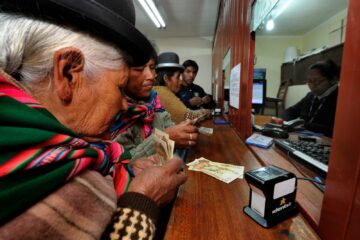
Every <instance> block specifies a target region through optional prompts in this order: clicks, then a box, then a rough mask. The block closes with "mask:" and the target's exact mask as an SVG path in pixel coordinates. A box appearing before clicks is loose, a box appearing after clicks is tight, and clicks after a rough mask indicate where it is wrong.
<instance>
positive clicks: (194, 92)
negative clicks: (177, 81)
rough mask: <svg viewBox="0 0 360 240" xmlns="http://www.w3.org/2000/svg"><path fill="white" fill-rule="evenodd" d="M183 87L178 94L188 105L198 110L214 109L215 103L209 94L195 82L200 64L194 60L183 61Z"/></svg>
mask: <svg viewBox="0 0 360 240" xmlns="http://www.w3.org/2000/svg"><path fill="white" fill-rule="evenodd" d="M183 66H184V72H183V74H182V82H181V88H180V91H179V92H178V94H177V96H178V97H179V98H180V100H181V101H182V102H183V103H184V104H185V106H186V107H188V108H190V109H193V110H196V109H200V108H207V109H212V108H214V107H215V103H214V101H213V99H212V98H211V96H210V95H209V94H206V93H205V91H204V89H203V88H202V87H200V86H199V85H196V84H194V81H195V78H196V75H197V73H198V71H199V66H198V64H197V63H196V62H195V61H194V60H190V59H189V60H186V61H185V62H184V63H183Z"/></svg>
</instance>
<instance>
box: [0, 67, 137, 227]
mask: <svg viewBox="0 0 360 240" xmlns="http://www.w3.org/2000/svg"><path fill="white" fill-rule="evenodd" d="M6 79H7V80H6ZM11 82H12V83H11ZM15 85H17V83H16V80H13V79H12V78H11V77H9V76H7V75H6V74H5V73H4V72H3V71H1V70H0V213H1V214H0V224H1V223H2V222H5V221H7V220H9V219H10V218H12V217H14V216H16V215H18V214H20V213H21V212H23V211H24V210H26V209H27V208H28V207H30V206H32V205H34V204H35V203H36V202H38V201H39V200H41V199H43V198H44V197H46V196H47V195H49V194H50V193H51V192H53V191H55V190H56V189H57V188H59V187H61V186H62V185H63V184H64V183H65V182H66V181H68V180H70V179H72V178H73V177H74V176H76V175H78V174H79V173H80V172H82V171H83V170H85V169H93V170H96V171H99V172H100V173H101V174H103V175H106V174H108V173H109V172H110V171H112V172H113V177H114V185H115V188H116V192H117V195H118V196H120V195H121V194H122V193H123V192H125V191H126V189H127V187H128V185H129V183H130V180H131V179H130V176H129V174H128V173H127V171H126V169H125V167H124V164H123V163H127V162H128V161H127V160H125V161H120V156H121V154H122V153H123V152H124V149H123V147H122V146H121V145H120V144H118V143H116V142H111V141H104V142H99V143H88V142H86V141H84V140H83V139H81V138H79V137H78V136H77V135H76V134H75V133H73V132H72V131H71V130H70V129H68V128H66V127H65V126H63V125H62V124H61V123H60V122H58V121H57V119H56V118H55V117H54V116H53V115H52V114H51V113H50V112H48V111H47V110H46V109H45V108H44V107H43V106H41V104H40V103H38V102H37V101H36V100H35V99H33V98H32V97H30V96H29V95H27V94H26V93H25V91H23V90H21V89H19V87H16V86H15Z"/></svg>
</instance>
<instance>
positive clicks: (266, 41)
mask: <svg viewBox="0 0 360 240" xmlns="http://www.w3.org/2000/svg"><path fill="white" fill-rule="evenodd" d="M290 46H294V47H296V48H297V49H298V51H299V50H300V49H301V38H300V37H292V36H274V37H273V36H258V37H256V41H255V55H256V64H255V66H254V68H266V96H267V97H276V95H277V92H278V90H279V85H280V78H281V71H280V68H281V64H282V63H283V62H284V58H285V50H286V48H287V47H290Z"/></svg>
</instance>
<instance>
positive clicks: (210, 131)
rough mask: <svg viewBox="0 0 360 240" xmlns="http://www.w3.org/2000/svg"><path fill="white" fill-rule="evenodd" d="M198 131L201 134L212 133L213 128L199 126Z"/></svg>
mask: <svg viewBox="0 0 360 240" xmlns="http://www.w3.org/2000/svg"><path fill="white" fill-rule="evenodd" d="M198 131H199V133H201V134H205V135H211V134H213V132H214V129H213V128H208V127H199V128H198Z"/></svg>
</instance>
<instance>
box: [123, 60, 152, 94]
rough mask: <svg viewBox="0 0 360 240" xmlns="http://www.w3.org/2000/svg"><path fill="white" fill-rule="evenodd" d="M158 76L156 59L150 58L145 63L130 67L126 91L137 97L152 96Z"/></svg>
mask: <svg viewBox="0 0 360 240" xmlns="http://www.w3.org/2000/svg"><path fill="white" fill-rule="evenodd" d="M155 78H156V72H155V60H154V59H150V60H149V61H148V62H147V63H146V64H145V65H143V66H140V67H132V68H130V79H129V82H128V84H127V85H126V88H125V92H126V94H127V95H129V96H130V97H132V98H135V99H146V98H148V97H149V96H150V93H151V90H152V88H153V85H154V82H155Z"/></svg>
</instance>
